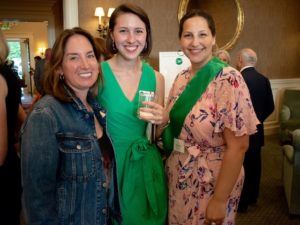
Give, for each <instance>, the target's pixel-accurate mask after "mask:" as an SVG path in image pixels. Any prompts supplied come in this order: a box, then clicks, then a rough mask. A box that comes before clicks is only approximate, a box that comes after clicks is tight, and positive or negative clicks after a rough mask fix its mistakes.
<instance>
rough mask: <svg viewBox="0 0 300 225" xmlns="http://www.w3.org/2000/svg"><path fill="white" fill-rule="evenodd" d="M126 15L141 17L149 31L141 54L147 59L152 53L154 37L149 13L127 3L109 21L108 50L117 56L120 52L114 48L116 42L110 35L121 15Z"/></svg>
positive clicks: (117, 9) (116, 10)
mask: <svg viewBox="0 0 300 225" xmlns="http://www.w3.org/2000/svg"><path fill="white" fill-rule="evenodd" d="M125 13H132V14H134V15H136V16H137V17H139V18H140V19H141V20H142V21H143V22H144V24H145V27H146V31H147V37H146V45H145V48H144V49H143V51H142V52H141V56H142V57H147V56H149V55H150V52H151V50H152V35H151V26H150V20H149V18H148V15H147V13H146V12H145V11H144V10H143V9H142V8H141V7H139V6H137V5H135V4H131V3H125V4H122V5H119V6H118V7H117V8H116V9H115V10H114V12H113V13H112V15H111V17H110V19H109V33H108V35H107V38H106V48H107V50H108V51H109V52H110V53H112V54H116V53H117V52H118V49H116V48H115V46H114V41H113V40H112V38H111V36H110V34H111V32H113V30H114V28H115V25H116V21H117V18H118V17H119V16H120V15H123V14H125Z"/></svg>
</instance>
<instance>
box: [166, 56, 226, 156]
mask: <svg viewBox="0 0 300 225" xmlns="http://www.w3.org/2000/svg"><path fill="white" fill-rule="evenodd" d="M225 66H227V64H225V63H223V62H222V61H221V60H219V59H218V58H215V57H213V58H212V59H211V60H210V61H209V62H208V63H207V64H206V65H205V66H203V67H202V68H201V69H200V70H199V71H198V72H197V73H196V74H195V76H194V77H193V78H192V79H191V81H190V82H189V83H188V84H187V86H186V88H185V89H184V91H183V92H182V93H181V95H180V96H179V98H178V99H177V101H176V102H175V104H174V106H173V108H172V110H171V111H170V124H169V126H168V127H167V128H166V129H165V130H164V132H163V134H162V138H163V144H164V149H165V150H166V151H167V153H168V154H169V153H171V151H172V150H173V142H174V138H177V137H178V136H179V134H180V132H181V129H182V126H183V123H184V120H185V117H186V116H187V114H188V113H189V112H190V111H191V109H192V108H193V106H194V105H195V104H196V102H197V101H198V99H199V98H200V97H201V96H202V94H203V93H204V91H205V90H206V88H207V86H208V84H209V83H210V82H211V81H212V80H213V79H214V77H215V76H216V75H217V74H218V73H219V72H220V71H221V70H222V69H223V68H224V67H225Z"/></svg>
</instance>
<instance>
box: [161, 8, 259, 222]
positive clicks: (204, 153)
mask: <svg viewBox="0 0 300 225" xmlns="http://www.w3.org/2000/svg"><path fill="white" fill-rule="evenodd" d="M179 38H180V44H181V48H182V50H183V52H184V53H185V55H186V56H187V57H188V58H189V59H190V61H191V67H190V68H188V69H186V70H184V71H182V72H181V73H180V74H179V75H178V76H177V78H176V80H175V81H174V84H173V86H172V89H171V91H170V94H169V100H168V103H167V111H168V112H170V111H171V110H172V108H173V106H174V104H175V103H176V101H178V102H179V100H178V99H180V97H181V94H182V93H183V92H184V91H185V89H186V88H187V87H189V86H191V83H192V82H193V79H194V78H195V77H196V76H200V75H202V76H203V75H204V76H208V73H206V72H207V71H213V70H212V69H214V68H217V66H220V68H221V69H220V70H217V72H216V73H214V74H213V78H212V80H211V81H210V82H209V83H208V85H207V87H206V88H205V89H204V92H203V94H202V95H201V96H200V97H199V98H196V99H195V102H196V103H195V104H193V105H192V107H191V109H190V110H189V111H188V113H187V114H186V115H184V117H183V118H184V122H183V126H182V128H181V131H180V133H179V136H178V139H177V142H176V144H175V145H174V148H173V151H172V153H171V155H170V156H169V158H168V159H167V162H166V169H167V176H168V186H169V215H168V219H169V224H172V225H173V224H178V225H179V224H180V225H202V224H206V225H208V224H211V225H221V224H222V225H233V224H235V215H236V211H237V206H238V202H239V197H240V193H241V190H242V186H243V180H244V172H243V167H242V165H243V159H244V155H245V151H246V150H247V148H248V142H249V135H250V134H253V133H255V132H256V124H257V123H259V122H258V120H257V118H256V115H255V113H254V110H253V107H252V103H251V100H250V96H249V92H248V89H247V86H246V84H245V82H244V80H243V78H242V75H241V74H240V73H239V72H238V71H237V70H235V69H234V68H232V67H230V66H229V65H227V64H224V63H222V62H221V61H220V60H218V59H216V58H214V57H213V56H212V48H213V46H214V45H215V42H216V37H215V26H214V21H213V19H212V17H211V16H210V15H208V14H207V13H205V12H202V11H191V12H188V13H187V14H186V15H185V16H184V17H183V18H182V20H181V22H180V28H179ZM204 67H205V69H206V72H205V73H203V72H202V73H201V74H198V73H199V71H201V70H202V69H204ZM204 79H205V78H204ZM197 85H198V83H197ZM197 85H196V88H198V87H197ZM198 89H199V88H198ZM198 89H195V90H196V92H197V90H198ZM194 92H195V91H194ZM194 92H193V93H194ZM191 93H192V92H191ZM191 98H192V97H191ZM191 98H190V99H191ZM190 99H188V101H190ZM188 101H185V102H184V103H187V102H188ZM178 104H179V103H178ZM180 107H185V104H182V106H180ZM180 107H178V108H180ZM172 120H173V121H172ZM168 121H169V117H168V116H165V119H164V123H163V124H162V125H160V128H161V130H163V128H164V124H167V123H168ZM170 122H171V124H172V123H173V124H176V123H177V124H178V120H176V117H172V111H171V112H170ZM171 124H170V125H169V127H170V126H171Z"/></svg>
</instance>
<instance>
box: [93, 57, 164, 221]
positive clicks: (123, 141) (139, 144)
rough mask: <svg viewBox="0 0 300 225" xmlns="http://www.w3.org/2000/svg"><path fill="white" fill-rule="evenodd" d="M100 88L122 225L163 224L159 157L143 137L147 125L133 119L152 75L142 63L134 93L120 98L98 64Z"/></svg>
mask: <svg viewBox="0 0 300 225" xmlns="http://www.w3.org/2000/svg"><path fill="white" fill-rule="evenodd" d="M101 66H102V72H103V77H104V87H102V88H101V89H100V90H99V94H98V100H99V102H100V104H101V105H102V106H103V107H104V108H105V109H106V112H107V131H108V134H109V136H110V138H111V139H112V143H113V147H114V150H115V157H116V164H117V180H118V189H119V195H120V203H121V212H122V218H123V220H122V225H141V224H143V225H165V224H166V217H167V188H166V181H165V174H164V166H163V163H162V159H161V156H160V154H159V152H158V150H157V149H156V147H155V146H154V145H151V144H150V143H149V141H148V140H147V138H146V126H147V123H146V122H145V121H143V120H140V119H139V118H138V117H137V107H138V92H139V90H147V91H155V90H156V79H155V72H154V70H153V69H152V67H150V66H149V65H148V64H146V63H143V65H142V75H141V79H140V83H139V87H138V90H137V93H136V95H135V97H134V98H133V100H132V101H130V100H128V98H127V97H126V96H125V95H124V93H123V91H122V89H121V87H120V86H119V83H118V81H117V80H116V78H115V76H114V74H113V72H112V70H111V68H110V66H109V64H108V63H107V62H102V63H101Z"/></svg>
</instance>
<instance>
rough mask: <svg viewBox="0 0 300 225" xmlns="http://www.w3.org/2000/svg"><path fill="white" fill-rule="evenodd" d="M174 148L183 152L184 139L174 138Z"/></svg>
mask: <svg viewBox="0 0 300 225" xmlns="http://www.w3.org/2000/svg"><path fill="white" fill-rule="evenodd" d="M173 148H174V150H175V151H177V152H181V153H184V140H180V139H177V138H174V146H173Z"/></svg>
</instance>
